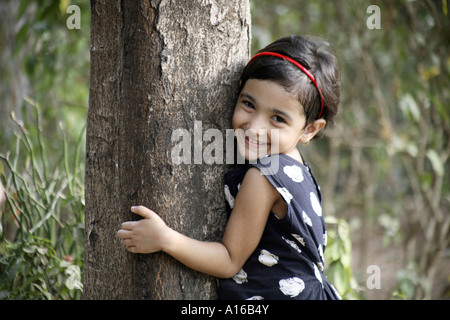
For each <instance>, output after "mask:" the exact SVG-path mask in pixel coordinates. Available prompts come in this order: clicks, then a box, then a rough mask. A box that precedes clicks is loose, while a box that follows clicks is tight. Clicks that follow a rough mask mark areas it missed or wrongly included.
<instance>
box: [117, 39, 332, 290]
mask: <svg viewBox="0 0 450 320" xmlns="http://www.w3.org/2000/svg"><path fill="white" fill-rule="evenodd" d="M339 91H340V77H339V70H338V67H337V60H336V58H335V57H334V56H333V55H332V54H330V53H329V52H327V51H326V50H325V49H324V48H323V46H319V45H318V44H317V43H315V42H313V41H311V40H308V39H306V38H304V37H300V36H290V37H285V38H281V39H279V40H277V41H275V42H274V43H272V44H270V45H268V46H267V47H266V48H264V49H263V50H261V51H260V52H259V53H258V54H256V55H255V56H254V57H253V58H252V59H251V60H250V62H249V63H248V64H247V66H246V67H245V69H244V71H243V74H242V77H241V82H240V94H239V98H238V101H237V103H236V106H235V110H234V114H233V121H232V124H233V129H234V130H235V133H236V138H237V144H238V149H239V152H240V153H241V155H242V156H243V157H244V158H245V159H246V160H248V161H247V163H246V164H245V165H241V166H240V167H238V168H237V169H234V170H232V171H230V172H228V173H227V174H226V176H225V194H226V198H227V200H228V206H227V208H228V209H229V211H231V212H229V213H228V214H229V219H228V223H227V226H226V229H225V233H224V236H223V238H222V241H221V242H202V241H197V240H194V239H192V238H189V237H187V236H184V235H182V234H180V233H178V232H176V231H175V230H173V229H171V228H169V227H168V226H167V225H166V224H165V223H164V222H163V221H162V219H161V218H160V217H159V216H158V215H157V214H156V213H155V212H153V211H151V210H149V209H147V208H145V207H143V206H138V207H132V208H131V211H132V212H134V213H136V214H139V215H141V216H142V217H143V218H144V219H142V220H140V221H130V222H125V223H123V224H122V229H121V230H119V231H118V233H117V235H118V237H119V238H121V239H122V242H123V244H124V245H125V246H126V249H127V250H128V251H130V252H133V253H152V252H157V251H164V252H166V253H168V254H170V255H171V256H173V257H174V258H175V259H177V260H179V261H180V262H182V263H183V264H185V265H186V266H188V267H190V268H192V269H194V270H197V271H200V272H203V273H207V274H209V275H213V276H215V277H218V278H220V280H219V297H220V298H221V299H339V295H338V293H337V292H336V291H335V290H334V288H333V286H332V285H331V284H329V283H328V282H327V280H326V278H325V276H324V274H323V270H324V257H323V253H324V251H325V246H326V240H327V236H326V230H325V223H324V218H323V215H322V207H321V194H320V188H319V186H318V185H317V183H316V180H315V178H314V176H313V174H312V171H311V168H310V167H309V166H308V165H307V164H306V163H305V162H304V160H303V158H302V156H301V155H300V153H299V151H298V149H297V145H298V143H301V144H303V145H306V144H308V143H309V141H311V140H312V139H314V138H316V137H317V134H318V133H319V131H320V130H321V129H323V128H324V127H325V126H326V125H327V124H329V123H330V122H332V120H333V117H334V116H335V114H336V112H337V107H338V103H339V93H340V92H339ZM274 164H276V165H274Z"/></svg>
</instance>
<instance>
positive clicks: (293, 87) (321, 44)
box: [239, 36, 341, 126]
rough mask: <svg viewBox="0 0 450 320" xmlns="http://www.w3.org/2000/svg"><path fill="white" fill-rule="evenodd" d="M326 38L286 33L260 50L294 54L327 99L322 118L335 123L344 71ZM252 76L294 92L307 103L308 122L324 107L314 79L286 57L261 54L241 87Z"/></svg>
mask: <svg viewBox="0 0 450 320" xmlns="http://www.w3.org/2000/svg"><path fill="white" fill-rule="evenodd" d="M327 49H328V50H327ZM330 51H331V48H330V45H329V44H328V43H327V42H325V41H322V40H320V41H312V40H310V39H307V38H305V37H302V36H288V37H283V38H280V39H278V40H276V41H275V42H273V43H271V44H269V45H268V46H267V47H265V48H264V49H262V50H260V51H259V52H276V53H279V54H282V55H285V56H288V57H289V58H292V59H294V60H296V61H297V62H299V63H300V64H301V65H303V66H304V67H305V68H306V69H307V70H308V71H309V72H310V73H312V74H313V76H314V78H315V80H316V82H317V84H318V86H319V88H320V89H321V91H322V97H323V100H324V107H323V112H322V115H321V117H320V118H321V119H325V120H326V122H327V125H328V124H332V123H333V118H334V116H335V115H336V113H337V110H338V105H339V98H340V85H341V81H340V71H339V65H338V61H337V58H336V57H335V55H334V54H332V53H331V52H330ZM249 79H258V80H270V81H273V82H275V83H277V84H279V85H281V86H283V87H284V88H285V89H286V91H287V92H290V93H293V94H295V95H296V96H297V99H298V100H299V102H300V103H301V104H302V105H303V107H304V110H303V111H304V113H305V117H306V124H305V126H306V125H308V124H309V123H311V122H313V121H315V120H316V119H317V117H318V116H319V113H320V109H321V100H320V95H319V92H318V91H317V89H316V87H315V86H314V84H313V83H312V81H311V80H310V79H309V78H308V77H307V76H306V74H305V73H303V72H302V71H301V70H300V69H299V68H298V67H296V66H295V65H294V64H292V63H291V62H288V61H287V60H285V59H281V58H278V57H274V56H261V57H257V58H256V59H254V60H252V61H250V62H249V63H248V64H247V66H246V67H245V69H244V71H243V73H242V76H241V82H240V84H239V91H241V90H242V88H243V87H244V85H245V83H246V81H247V80H249Z"/></svg>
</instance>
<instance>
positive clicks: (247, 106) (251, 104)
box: [242, 100, 255, 109]
mask: <svg viewBox="0 0 450 320" xmlns="http://www.w3.org/2000/svg"><path fill="white" fill-rule="evenodd" d="M242 103H243V104H244V106H245V107H246V108H249V109H255V106H254V105H253V103H251V102H250V101H245V100H244V101H242Z"/></svg>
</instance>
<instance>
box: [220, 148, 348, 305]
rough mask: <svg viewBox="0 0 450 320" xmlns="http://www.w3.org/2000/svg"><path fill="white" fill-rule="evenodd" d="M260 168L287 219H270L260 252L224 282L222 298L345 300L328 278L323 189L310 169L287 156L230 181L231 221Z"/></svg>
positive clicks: (231, 175)
mask: <svg viewBox="0 0 450 320" xmlns="http://www.w3.org/2000/svg"><path fill="white" fill-rule="evenodd" d="M251 167H256V168H258V169H259V170H260V171H261V173H262V174H264V176H265V177H266V178H267V179H268V181H269V182H270V183H271V184H272V185H273V186H274V187H275V188H276V189H277V190H278V192H279V193H280V194H281V196H282V197H283V199H284V200H285V202H286V204H287V212H286V216H285V217H284V218H283V219H279V218H278V217H277V216H276V215H275V214H274V213H272V212H271V213H270V214H269V218H268V221H267V224H266V227H265V229H264V232H263V235H262V237H261V240H260V242H259V244H258V246H257V248H256V250H255V251H254V252H253V253H252V254H251V256H250V257H249V259H248V260H247V261H246V263H245V264H244V266H243V267H242V269H241V270H240V271H239V272H238V273H237V274H236V275H235V276H234V277H232V278H230V279H220V280H219V298H220V299H226V300H244V299H248V300H256V299H270V300H281V299H296V300H304V299H340V296H339V294H338V293H337V292H336V290H335V289H334V287H333V286H332V285H331V284H330V283H329V282H328V281H327V280H326V277H325V276H324V274H323V269H324V258H323V253H324V251H325V246H326V242H327V233H326V229H325V222H324V218H323V215H322V207H321V194H320V188H319V186H318V185H317V183H316V180H315V178H314V176H313V174H312V172H311V169H310V167H309V166H305V165H303V164H301V163H300V162H298V161H297V160H295V159H293V158H291V157H289V156H287V155H285V154H280V155H271V156H267V157H265V158H261V159H259V160H258V161H257V162H256V163H253V164H246V165H242V166H240V167H238V168H237V169H234V170H231V171H230V172H228V173H227V174H226V175H225V196H226V199H227V202H228V206H227V207H228V216H229V214H230V213H231V210H232V208H233V206H234V199H235V197H236V194H237V192H238V190H239V187H240V184H241V182H242V180H243V179H244V176H245V174H246V173H247V171H248V169H250V168H251Z"/></svg>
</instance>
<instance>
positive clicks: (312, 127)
mask: <svg viewBox="0 0 450 320" xmlns="http://www.w3.org/2000/svg"><path fill="white" fill-rule="evenodd" d="M326 124H327V122H326V121H325V120H324V119H318V120H316V121H314V122H311V123H310V124H308V125H307V126H306V128H305V129H304V130H303V134H302V136H301V138H300V142H301V143H303V144H307V143H309V141H310V140H311V139H312V138H314V136H315V135H316V134H317V133H318V132H319V131H320V130H321V129H322V128H323V127H325V125H326Z"/></svg>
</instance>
